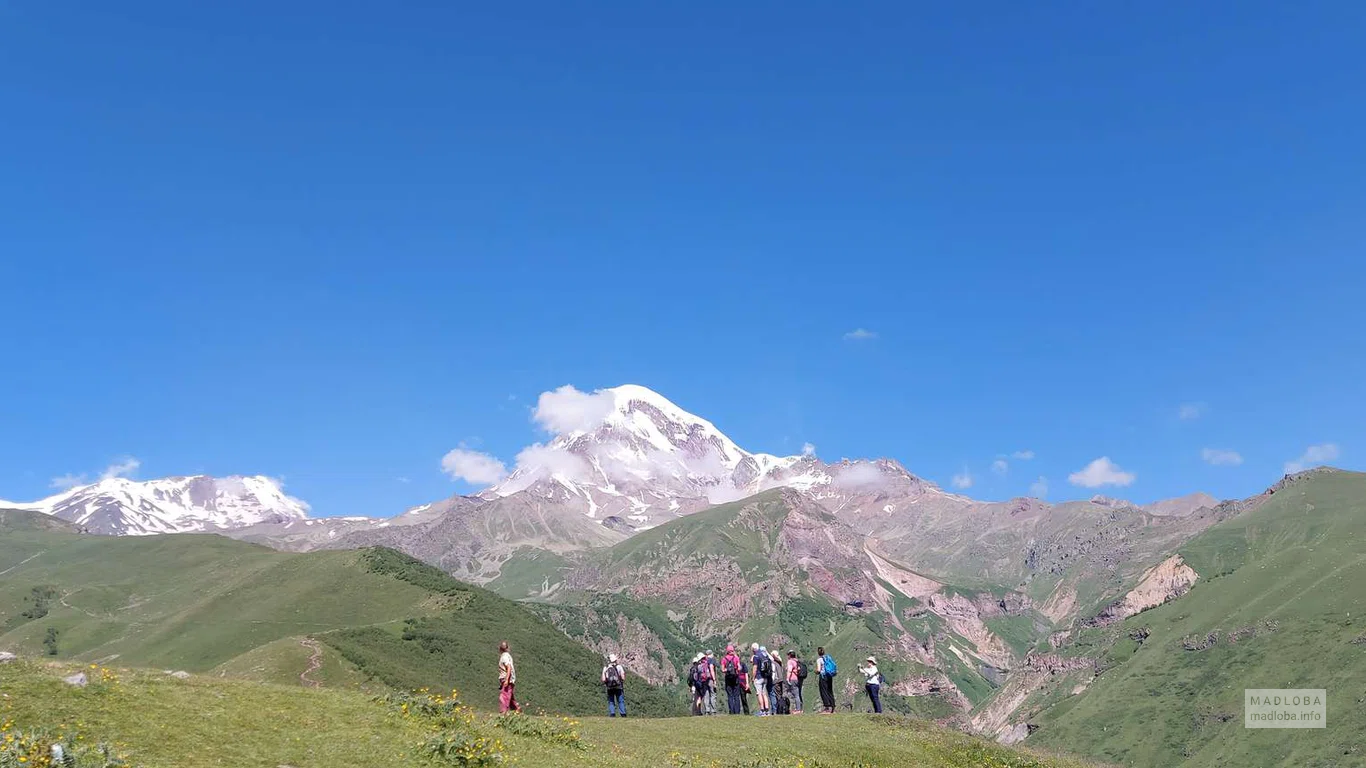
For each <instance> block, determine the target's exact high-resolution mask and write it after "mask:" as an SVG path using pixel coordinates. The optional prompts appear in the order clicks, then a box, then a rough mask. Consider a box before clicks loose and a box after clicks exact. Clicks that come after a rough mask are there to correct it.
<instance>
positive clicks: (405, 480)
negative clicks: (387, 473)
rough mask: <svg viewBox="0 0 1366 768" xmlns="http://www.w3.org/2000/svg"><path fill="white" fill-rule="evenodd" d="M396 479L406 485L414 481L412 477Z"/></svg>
mask: <svg viewBox="0 0 1366 768" xmlns="http://www.w3.org/2000/svg"><path fill="white" fill-rule="evenodd" d="M394 479H395V480H397V481H399V482H400V483H403V484H405V485H406V484H408V483H411V482H412V481H413V479H412V478H411V477H396V478H394Z"/></svg>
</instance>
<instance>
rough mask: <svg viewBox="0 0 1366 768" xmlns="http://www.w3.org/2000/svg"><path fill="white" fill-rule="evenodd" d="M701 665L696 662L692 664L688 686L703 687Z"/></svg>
mask: <svg viewBox="0 0 1366 768" xmlns="http://www.w3.org/2000/svg"><path fill="white" fill-rule="evenodd" d="M701 666H702V665H701V664H694V665H692V667H691V668H690V669H689V670H688V687H690V688H701V687H702V673H701V671H700V667H701Z"/></svg>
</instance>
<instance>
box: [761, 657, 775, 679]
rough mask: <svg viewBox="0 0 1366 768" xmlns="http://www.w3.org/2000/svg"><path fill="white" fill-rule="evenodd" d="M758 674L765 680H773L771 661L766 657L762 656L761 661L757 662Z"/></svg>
mask: <svg viewBox="0 0 1366 768" xmlns="http://www.w3.org/2000/svg"><path fill="white" fill-rule="evenodd" d="M759 674H760V675H761V676H762V677H763V678H764V679H765V680H769V681H772V680H773V659H770V658H769V657H768V656H764V657H763V659H761V660H760V661H759Z"/></svg>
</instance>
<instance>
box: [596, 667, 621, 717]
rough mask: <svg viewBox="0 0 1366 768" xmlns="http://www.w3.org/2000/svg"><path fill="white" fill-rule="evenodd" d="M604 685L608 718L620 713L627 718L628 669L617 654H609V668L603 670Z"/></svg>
mask: <svg viewBox="0 0 1366 768" xmlns="http://www.w3.org/2000/svg"><path fill="white" fill-rule="evenodd" d="M602 684H603V687H605V688H606V689H607V716H608V717H616V716H617V713H618V712H620V713H621V716H622V717H626V669H625V668H623V667H622V666H621V663H620V662H618V661H617V655H616V654H615V653H612V654H608V656H607V666H605V667H603V668H602Z"/></svg>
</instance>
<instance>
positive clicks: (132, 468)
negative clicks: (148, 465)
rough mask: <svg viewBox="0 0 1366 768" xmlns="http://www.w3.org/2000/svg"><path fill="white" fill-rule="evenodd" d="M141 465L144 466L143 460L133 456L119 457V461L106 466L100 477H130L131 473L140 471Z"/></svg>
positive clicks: (110, 478) (103, 478) (108, 478)
mask: <svg viewBox="0 0 1366 768" xmlns="http://www.w3.org/2000/svg"><path fill="white" fill-rule="evenodd" d="M140 466H142V462H141V461H138V460H137V459H135V458H133V457H132V456H125V457H123V458H122V459H119V460H118V461H116V462H114V463H113V464H110V465H109V466H107V467H105V468H104V471H103V472H101V473H100V479H101V480H112V479H114V478H116V477H128V476H129V475H131V474H133V473H134V472H136V471H138V467H140Z"/></svg>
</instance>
